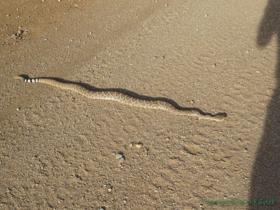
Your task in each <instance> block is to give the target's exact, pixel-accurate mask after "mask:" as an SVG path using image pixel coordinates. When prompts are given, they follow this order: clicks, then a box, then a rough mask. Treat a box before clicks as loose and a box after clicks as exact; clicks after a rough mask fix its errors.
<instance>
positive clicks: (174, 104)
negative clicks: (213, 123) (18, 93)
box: [20, 74, 227, 117]
mask: <svg viewBox="0 0 280 210" xmlns="http://www.w3.org/2000/svg"><path fill="white" fill-rule="evenodd" d="M20 76H21V77H23V78H25V79H30V78H29V77H28V75H25V74H22V75H20ZM39 79H53V80H56V81H58V82H62V83H66V84H74V85H78V86H81V87H84V88H86V89H88V90H90V91H93V92H100V91H102V92H117V93H122V94H124V95H127V96H129V97H132V98H136V99H139V100H145V101H162V102H166V103H168V104H170V105H172V106H173V107H175V108H176V109H178V110H182V111H196V112H199V113H200V114H202V115H208V116H212V117H215V116H216V117H217V116H219V117H220V116H221V117H227V114H226V113H224V112H223V113H217V114H214V115H213V114H211V113H207V112H203V111H202V110H201V109H198V108H193V107H182V106H179V105H178V104H177V103H176V102H175V101H173V100H172V99H169V98H164V97H150V96H144V95H140V94H138V93H135V92H133V91H130V90H126V89H121V88H96V87H94V86H92V85H89V84H86V83H83V82H73V81H68V80H64V79H61V78H56V77H40V78H39Z"/></svg>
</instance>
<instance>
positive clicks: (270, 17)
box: [249, 0, 280, 210]
mask: <svg viewBox="0 0 280 210" xmlns="http://www.w3.org/2000/svg"><path fill="white" fill-rule="evenodd" d="M279 26H280V1H279V0H269V1H268V4H267V7H266V10H265V14H264V17H263V19H262V22H261V23H260V26H259V31H258V37H257V44H258V46H259V47H260V48H263V47H265V46H267V45H268V43H269V42H270V41H271V39H272V37H273V36H274V35H276V36H277V42H278V49H277V53H278V54H277V56H278V57H277V58H278V61H277V65H276V70H275V76H276V79H277V87H276V89H275V92H274V94H273V97H272V99H271V101H270V103H269V105H268V109H267V116H266V119H265V127H264V131H263V136H262V139H261V142H260V145H259V148H258V153H257V157H256V160H255V163H254V165H253V171H252V176H251V179H252V180H251V191H250V199H251V202H252V203H251V205H250V207H249V209H252V210H253V209H254V210H255V209H280V87H279V84H280V48H279V45H280V31H279ZM261 199H262V200H261ZM261 201H262V202H261ZM254 202H257V204H256V203H254ZM269 203H270V204H269Z"/></svg>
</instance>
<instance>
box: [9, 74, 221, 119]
mask: <svg viewBox="0 0 280 210" xmlns="http://www.w3.org/2000/svg"><path fill="white" fill-rule="evenodd" d="M14 78H15V79H18V80H21V81H24V82H31V83H44V84H48V85H52V86H55V87H58V88H61V89H65V90H71V91H74V92H77V93H79V94H81V95H83V96H85V97H87V98H91V99H99V100H111V101H116V102H119V103H122V104H125V105H129V106H133V107H141V108H147V109H157V110H164V111H168V112H171V113H173V114H176V115H186V116H194V117H198V118H199V119H206V120H214V121H222V120H224V119H225V118H226V114H225V113H218V114H216V115H212V114H206V113H204V112H202V111H200V110H199V109H196V108H189V109H178V108H175V107H174V106H173V105H172V104H170V103H168V102H166V101H161V100H144V99H137V98H134V97H131V96H129V95H126V94H124V93H121V92H117V91H91V90H89V89H87V88H85V87H82V86H80V85H78V84H72V83H71V84H70V83H64V82H59V81H57V80H54V79H49V78H34V79H26V78H24V77H23V76H16V77H14Z"/></svg>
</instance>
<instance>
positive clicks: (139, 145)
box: [135, 142, 143, 149]
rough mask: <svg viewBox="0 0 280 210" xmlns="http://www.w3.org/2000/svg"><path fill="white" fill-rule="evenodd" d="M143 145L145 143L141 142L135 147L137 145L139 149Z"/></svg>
mask: <svg viewBox="0 0 280 210" xmlns="http://www.w3.org/2000/svg"><path fill="white" fill-rule="evenodd" d="M142 146H143V144H142V143H141V142H139V143H137V144H135V147H136V148H137V149H140V148H141V147H142Z"/></svg>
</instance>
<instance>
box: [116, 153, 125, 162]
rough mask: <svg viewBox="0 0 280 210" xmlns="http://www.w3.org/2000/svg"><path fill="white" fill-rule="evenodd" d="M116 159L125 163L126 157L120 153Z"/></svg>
mask: <svg viewBox="0 0 280 210" xmlns="http://www.w3.org/2000/svg"><path fill="white" fill-rule="evenodd" d="M116 159H117V160H119V161H120V162H123V161H124V160H125V157H124V155H123V153H118V154H116Z"/></svg>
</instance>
